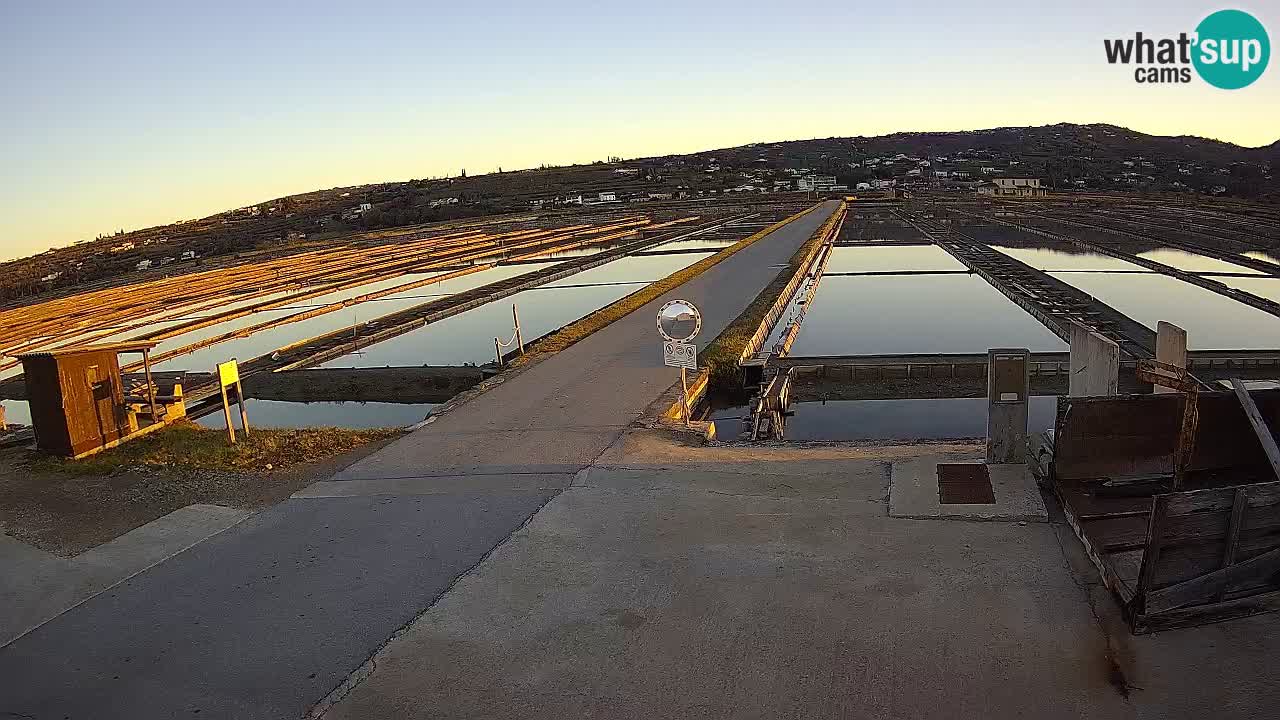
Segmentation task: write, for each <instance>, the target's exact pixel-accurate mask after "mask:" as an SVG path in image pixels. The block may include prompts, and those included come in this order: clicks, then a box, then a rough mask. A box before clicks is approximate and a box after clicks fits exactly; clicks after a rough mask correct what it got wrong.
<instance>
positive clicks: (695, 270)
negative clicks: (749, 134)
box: [511, 205, 818, 367]
mask: <svg viewBox="0 0 1280 720" xmlns="http://www.w3.org/2000/svg"><path fill="white" fill-rule="evenodd" d="M816 207H818V206H817V205H814V206H813V207H810V208H808V209H806V210H803V211H801V212H799V213H796V214H795V215H792V216H791V217H789V218H786V219H785V220H782V221H780V222H777V223H774V224H773V225H770V226H769V227H767V228H765V229H764V230H761V231H760V232H758V233H755V234H754V235H751V236H750V237H747V238H743V239H742V240H739V241H738V242H736V243H734V244H733V245H730V246H729V247H727V248H725V249H724V250H721V251H720V252H718V253H716V254H715V255H712V256H711V257H707V258H703V259H702V260H699V261H698V262H696V263H694V264H692V265H690V266H689V267H686V268H684V269H682V270H678V271H676V272H675V273H672V274H671V275H669V276H667V277H666V278H663V279H662V280H659V281H658V282H655V283H652V284H650V285H647V286H645V287H644V288H641V289H640V290H637V291H635V292H633V293H631V294H630V295H628V296H626V297H624V298H622V299H621V300H618V301H616V302H614V303H613V304H611V305H606V306H605V307H603V308H601V309H599V310H597V311H596V312H594V313H591V314H590V315H588V316H586V317H584V318H582V319H581V320H578V321H577V322H573V323H570V324H568V325H566V326H564V327H563V328H561V329H560V330H558V331H557V332H554V333H552V334H550V335H548V336H546V337H544V338H542V339H540V340H538V341H537V342H536V343H535V344H534V345H533V347H532V349H531V350H530V352H528V353H526V354H524V355H522V356H520V357H518V358H516V359H515V360H513V361H512V362H511V366H512V367H520V366H522V365H525V364H528V363H529V362H531V361H533V360H534V359H535V358H538V357H539V356H542V355H548V354H551V353H556V352H560V351H561V350H564V349H565V348H567V347H569V346H570V345H573V344H574V343H576V342H578V341H579V340H581V339H583V338H585V337H587V336H588V335H591V334H592V333H594V332H597V331H599V330H602V329H604V328H605V327H606V326H608V325H610V324H611V323H613V322H614V321H616V320H620V319H621V318H623V317H625V316H627V315H630V314H631V313H633V312H635V311H636V310H639V309H640V308H642V307H644V306H645V305H648V304H649V303H651V302H653V301H654V300H656V299H658V298H659V297H662V296H663V295H665V294H666V293H668V292H670V291H671V290H674V289H675V288H677V287H679V286H681V285H683V284H685V283H686V282H688V281H690V280H692V279H693V278H695V277H697V276H699V275H701V274H702V273H704V272H706V271H707V270H709V269H710V268H712V267H714V266H715V265H717V264H719V263H721V262H723V261H725V260H727V259H729V258H730V257H732V256H733V255H734V254H735V253H737V252H739V251H741V250H743V249H744V248H746V247H749V246H750V245H751V244H753V243H755V242H756V241H758V240H760V239H761V238H763V237H764V236H766V235H768V234H769V233H771V232H773V231H774V230H777V229H778V228H780V227H782V226H783V225H786V224H787V223H789V222H791V221H792V220H795V219H796V218H798V217H800V216H801V215H804V214H806V213H808V212H811V211H812V210H813V209H814V208H816ZM757 324H759V321H757ZM735 360H736V358H735Z"/></svg>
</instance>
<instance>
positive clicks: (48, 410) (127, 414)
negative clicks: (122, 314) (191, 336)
mask: <svg viewBox="0 0 1280 720" xmlns="http://www.w3.org/2000/svg"><path fill="white" fill-rule="evenodd" d="M153 347H155V343H150V342H125V343H111V344H102V345H81V346H75V347H66V348H58V349H55V350H47V351H41V352H33V353H27V354H23V355H19V356H18V359H20V360H21V361H22V371H23V376H24V379H25V381H26V391H27V398H28V401H29V403H30V406H31V425H32V427H33V429H34V430H35V435H36V446H37V447H39V448H40V449H42V450H46V451H48V452H51V453H56V454H58V455H65V456H68V457H75V458H79V457H84V456H85V455H91V454H93V453H95V452H97V451H99V450H102V449H104V448H107V447H112V446H114V445H117V444H119V443H120V442H121V441H122V440H124V439H125V438H128V437H129V436H131V435H133V434H136V433H138V432H139V424H138V417H137V414H138V413H137V412H135V411H134V409H133V404H136V403H137V402H138V401H139V400H142V401H143V402H144V403H145V405H146V406H147V408H148V410H147V411H146V418H147V419H148V420H149V421H150V425H155V426H159V425H160V424H162V423H161V422H159V418H160V417H161V416H162V415H163V413H162V412H161V411H160V408H159V406H158V405H157V398H156V392H155V386H154V384H152V382H151V366H150V357H149V355H150V351H151V349H152V348H153ZM120 353H141V354H142V355H143V361H144V362H143V365H144V369H145V373H146V375H145V378H146V382H145V388H144V390H143V392H144V393H145V397H142V398H133V397H130V396H129V394H128V392H127V388H126V383H125V378H124V376H122V375H121V372H120V359H119V355H120Z"/></svg>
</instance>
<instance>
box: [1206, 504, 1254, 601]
mask: <svg viewBox="0 0 1280 720" xmlns="http://www.w3.org/2000/svg"><path fill="white" fill-rule="evenodd" d="M1248 504H1249V489H1248V488H1236V497H1235V501H1234V502H1233V503H1232V504H1231V520H1230V521H1229V524H1228V525H1227V543H1226V547H1224V548H1223V549H1222V567H1223V568H1227V567H1230V566H1231V564H1232V563H1234V562H1235V561H1236V548H1237V547H1239V545H1240V529H1241V528H1242V527H1243V526H1244V511H1245V508H1246V507H1247V506H1248ZM1222 593H1223V591H1222V590H1219V591H1218V593H1217V595H1216V596H1215V597H1214V600H1216V601H1221V600H1222Z"/></svg>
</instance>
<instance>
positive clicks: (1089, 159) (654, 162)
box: [0, 124, 1280, 302]
mask: <svg viewBox="0 0 1280 720" xmlns="http://www.w3.org/2000/svg"><path fill="white" fill-rule="evenodd" d="M1277 165H1280V141H1277V142H1276V143H1273V144H1271V145H1269V146H1266V147H1261V148H1245V147H1240V146H1238V145H1233V144H1231V143H1226V142H1221V141H1218V140H1211V139H1207V138H1200V137H1191V136H1178V137H1163V136H1157V135H1147V134H1144V133H1140V132H1136V131H1133V130H1129V129H1127V128H1122V127H1117V126H1115V125H1101V124H1098V125H1071V124H1058V125H1047V126H1043V127H1006V128H993V129H988V130H970V131H957V132H900V133H893V134H891V135H882V136H876V137H833V138H826V139H814V140H791V141H783V142H772V143H753V144H750V145H743V146H740V147H733V148H722V149H719V150H712V151H707V152H700V153H691V154H685V155H665V156H658V157H649V158H637V159H632V160H625V161H624V160H622V159H621V158H610V159H609V161H607V162H605V161H601V162H596V163H592V164H590V165H576V166H566V167H544V168H538V169H531V170H521V171H516V172H497V173H490V174H485V175H477V176H470V177H467V176H462V177H454V178H438V179H420V180H408V181H403V182H387V183H379V184H374V185H363V186H358V187H348V188H332V189H329V190H319V191H315V192H311V193H305V194H301V195H293V196H289V197H284V198H276V199H273V200H268V201H265V202H262V203H259V204H257V205H253V206H249V207H245V208H238V209H235V210H229V211H227V212H223V213H218V214H217V215H212V216H210V217H207V218H202V219H199V220H191V221H187V222H181V223H174V224H172V225H164V226H158V227H153V228H147V229H144V230H137V231H133V232H122V233H119V234H116V235H112V236H109V237H100V238H96V239H93V240H85V241H80V242H78V243H76V244H74V245H72V246H70V247H65V248H58V249H53V250H49V251H47V252H45V253H41V254H40V255H36V256H33V257H29V258H23V259H20V260H15V261H12V262H9V263H5V265H4V267H3V270H4V272H3V273H2V274H0V302H4V301H13V300H18V299H21V298H25V297H28V296H31V295H34V294H37V293H42V292H47V291H49V290H58V289H64V290H65V289H67V288H71V287H75V286H79V285H81V284H84V283H88V282H101V281H108V282H109V281H113V280H115V279H118V278H120V277H121V276H122V275H125V274H127V273H135V272H157V271H158V269H159V268H161V267H162V266H169V268H168V269H169V270H173V269H180V268H182V263H183V262H184V261H186V262H195V263H199V262H202V261H203V260H204V259H207V258H211V257H219V256H222V257H225V256H228V255H230V254H232V253H243V252H248V251H255V250H256V251H262V250H266V251H269V252H273V251H279V250H285V251H287V250H288V249H289V248H290V247H293V246H297V245H299V244H302V243H304V242H311V241H315V240H325V239H331V238H335V237H343V236H347V235H350V234H351V233H355V232H361V231H371V230H376V229H379V228H388V227H402V226H406V225H414V224H420V223H430V222H434V221H441V220H452V219H458V218H466V217H475V216H483V215H492V214H497V213H505V212H520V211H529V210H531V209H534V210H538V211H541V212H546V211H551V210H554V209H556V208H565V207H569V206H574V207H576V206H581V205H584V204H587V205H589V204H591V203H592V202H593V201H600V200H604V199H607V198H608V197H612V198H614V201H615V202H621V203H626V202H640V201H647V200H651V199H662V200H665V199H672V198H682V197H687V198H697V197H708V196H714V195H718V194H721V193H725V192H762V191H768V192H772V191H779V190H794V189H802V188H798V187H797V186H798V183H797V178H798V177H803V176H805V175H807V174H821V175H828V176H835V178H836V182H837V183H839V184H843V185H847V186H849V187H854V186H855V185H856V184H857V183H859V182H867V181H871V180H889V179H894V180H897V181H900V182H901V183H902V184H905V185H918V186H924V187H932V188H938V189H953V190H964V189H966V188H969V187H971V185H972V184H975V183H977V182H978V181H980V180H982V179H984V178H987V177H989V176H991V175H999V174H1005V175H1010V174H1017V175H1031V176H1036V177H1041V178H1044V179H1045V180H1046V181H1047V182H1048V184H1049V185H1050V186H1051V187H1053V188H1055V189H1058V190H1089V191H1097V190H1143V191H1174V192H1186V193H1204V194H1213V195H1225V196H1230V197H1238V198H1246V199H1255V200H1258V199H1260V200H1264V201H1275V200H1276V199H1277V198H1280V180H1278V178H1277V176H1276V175H1275V174H1274V173H1273V171H1272V168H1275V167H1276V166H1277ZM944 173H945V179H940V178H941V177H942V174H944ZM602 192H604V193H609V194H610V195H609V196H606V197H604V198H602V197H601V195H600V193H602ZM614 207H617V206H616V205H615V206H614Z"/></svg>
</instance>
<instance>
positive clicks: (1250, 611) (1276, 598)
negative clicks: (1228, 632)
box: [1133, 592, 1280, 634]
mask: <svg viewBox="0 0 1280 720" xmlns="http://www.w3.org/2000/svg"><path fill="white" fill-rule="evenodd" d="M1276 610H1280V592H1268V593H1262V594H1255V595H1249V596H1247V597H1241V598H1236V599H1232V600H1227V601H1225V602H1221V603H1216V604H1214V605H1207V606H1199V607H1188V608H1183V609H1180V610H1169V611H1166V612H1162V613H1149V614H1142V615H1138V616H1136V617H1135V618H1134V620H1133V632H1135V633H1138V634H1143V633H1149V632H1159V631H1161V630H1173V629H1175V628H1183V627H1191V626H1194V625H1205V624H1207V623H1213V622H1221V621H1223V620H1230V619H1232V618H1238V617H1246V616H1249V615H1257V614H1258V613H1264V612H1274V611H1276Z"/></svg>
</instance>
